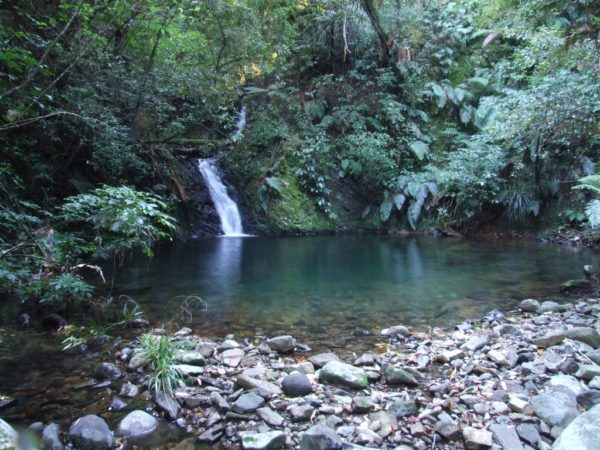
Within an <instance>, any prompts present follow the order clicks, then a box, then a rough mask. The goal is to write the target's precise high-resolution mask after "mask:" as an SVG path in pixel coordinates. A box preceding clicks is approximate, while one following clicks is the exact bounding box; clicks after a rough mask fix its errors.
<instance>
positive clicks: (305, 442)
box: [300, 425, 343, 450]
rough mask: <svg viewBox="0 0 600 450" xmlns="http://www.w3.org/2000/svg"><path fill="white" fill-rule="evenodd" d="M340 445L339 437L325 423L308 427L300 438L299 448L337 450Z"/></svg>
mask: <svg viewBox="0 0 600 450" xmlns="http://www.w3.org/2000/svg"><path fill="white" fill-rule="evenodd" d="M342 447H343V444H342V440H341V439H340V437H339V436H338V435H337V434H336V432H335V431H334V430H333V429H331V428H329V427H328V426H325V425H315V426H313V427H311V428H309V429H308V430H307V431H306V432H304V434H303V435H302V438H301V439H300V450H339V449H342Z"/></svg>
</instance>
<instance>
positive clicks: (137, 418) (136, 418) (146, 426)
mask: <svg viewBox="0 0 600 450" xmlns="http://www.w3.org/2000/svg"><path fill="white" fill-rule="evenodd" d="M157 428H158V420H156V419H155V418H154V417H153V416H151V415H150V414H148V413H147V412H144V411H139V410H138V411H132V412H130V413H129V414H127V415H126V416H125V417H124V418H123V419H122V420H121V422H119V426H118V427H117V434H118V435H119V436H123V437H124V438H125V439H129V440H132V441H135V440H139V439H142V438H144V437H146V436H149V435H150V434H152V433H154V432H155V431H156V429H157Z"/></svg>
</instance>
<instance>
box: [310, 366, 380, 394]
mask: <svg viewBox="0 0 600 450" xmlns="http://www.w3.org/2000/svg"><path fill="white" fill-rule="evenodd" d="M319 380H320V381H321V382H325V383H331V384H341V385H343V386H347V387H349V388H352V389H365V388H366V387H367V386H368V385H369V379H368V378H367V374H366V373H365V371H364V370H362V369H359V368H358V367H354V366H351V365H350V364H346V363H343V362H340V361H331V362H328V363H327V364H326V365H325V366H324V367H323V368H322V369H321V372H320V373H319Z"/></svg>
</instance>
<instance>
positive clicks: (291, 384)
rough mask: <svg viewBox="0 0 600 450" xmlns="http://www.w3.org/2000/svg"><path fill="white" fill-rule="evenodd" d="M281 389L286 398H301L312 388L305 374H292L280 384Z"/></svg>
mask: <svg viewBox="0 0 600 450" xmlns="http://www.w3.org/2000/svg"><path fill="white" fill-rule="evenodd" d="M281 389H283V392H284V393H285V395H287V396H288V397H303V396H305V395H308V394H310V393H311V392H312V391H313V386H312V383H311V382H310V380H309V379H308V377H307V376H306V375H305V374H303V373H300V372H292V373H291V374H289V375H288V376H287V377H285V378H284V379H283V381H282V382H281Z"/></svg>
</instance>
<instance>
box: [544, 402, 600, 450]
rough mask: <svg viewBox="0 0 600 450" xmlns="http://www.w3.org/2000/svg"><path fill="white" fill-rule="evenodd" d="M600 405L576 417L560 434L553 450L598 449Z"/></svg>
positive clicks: (599, 439)
mask: <svg viewBox="0 0 600 450" xmlns="http://www.w3.org/2000/svg"><path fill="white" fill-rule="evenodd" d="M598 442H600V405H598V406H594V407H593V408H592V409H590V410H589V411H587V412H585V413H583V414H581V415H580V416H579V417H577V418H575V419H574V420H573V421H572V422H571V423H570V424H569V425H568V426H567V427H566V428H565V429H564V430H563V432H562V433H561V434H560V436H559V437H558V439H557V440H556V442H554V445H553V446H552V450H574V449H577V450H598Z"/></svg>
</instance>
